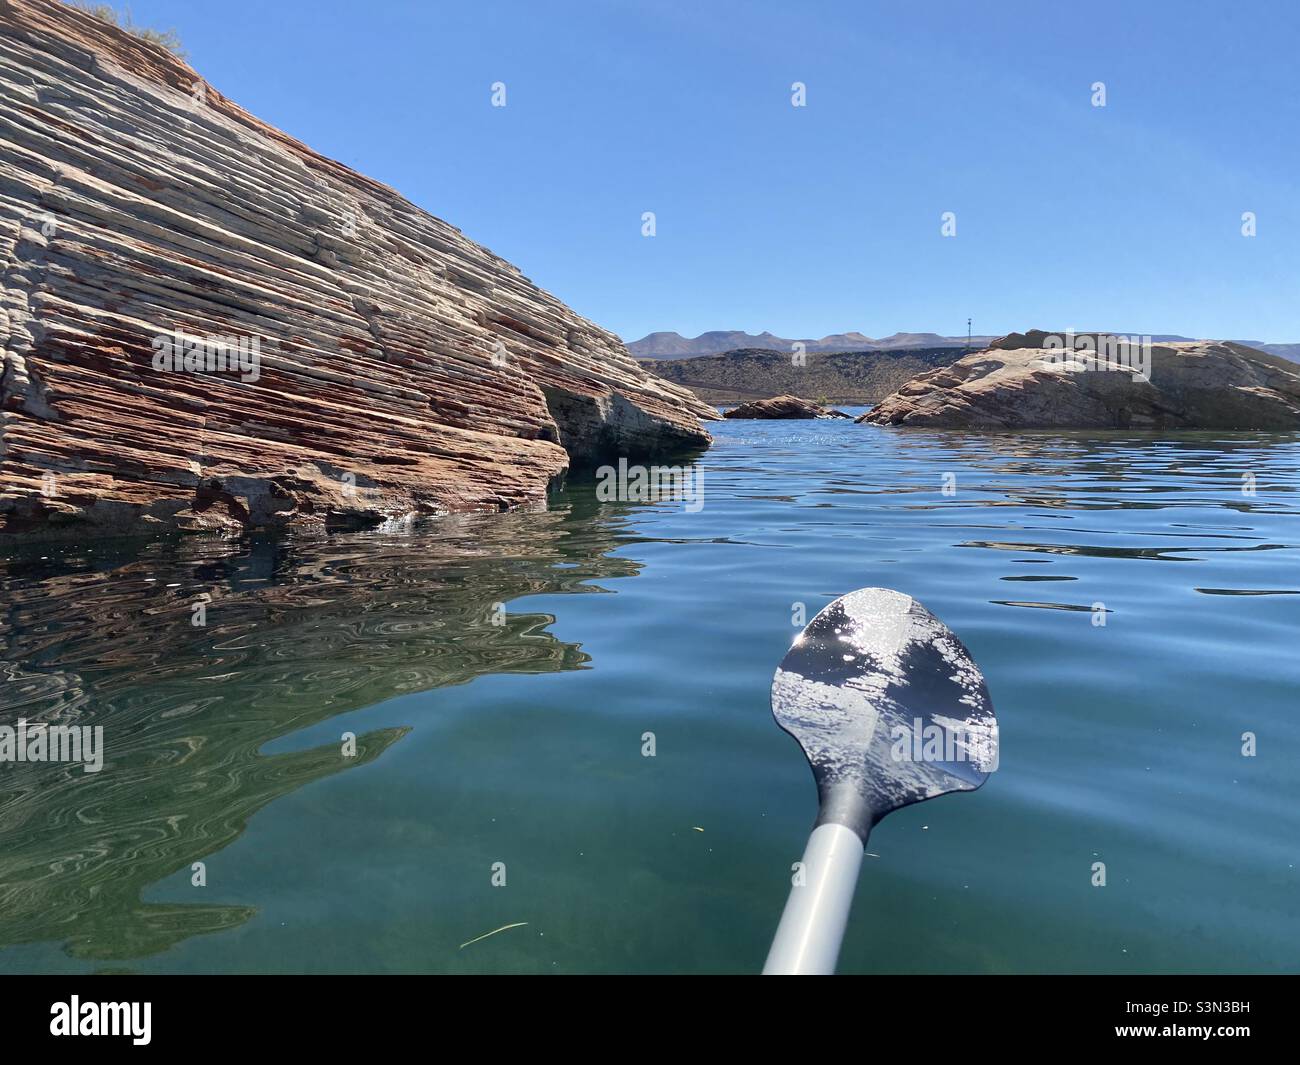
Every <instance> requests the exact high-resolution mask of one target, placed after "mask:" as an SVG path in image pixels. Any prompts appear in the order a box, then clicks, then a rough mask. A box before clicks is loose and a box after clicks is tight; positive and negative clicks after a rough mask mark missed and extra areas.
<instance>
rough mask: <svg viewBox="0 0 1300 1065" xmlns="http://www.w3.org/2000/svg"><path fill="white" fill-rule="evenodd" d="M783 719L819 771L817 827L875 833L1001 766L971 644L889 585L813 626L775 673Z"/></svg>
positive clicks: (834, 609)
mask: <svg viewBox="0 0 1300 1065" xmlns="http://www.w3.org/2000/svg"><path fill="white" fill-rule="evenodd" d="M772 715H773V716H774V717H775V718H776V722H777V724H778V725H780V726H781V728H783V729H784V730H785V731H786V732H788V733H789V734H790V735H791V736H793V737H794V738H795V740H797V741H798V743H799V746H800V747H802V748H803V752H804V754H805V756H806V757H807V759H808V763H809V765H810V766H811V767H812V771H813V777H814V779H815V780H816V781H817V789H818V796H819V798H820V800H821V811H820V814H819V816H818V824H822V823H826V822H834V823H836V824H842V825H846V826H848V827H849V828H851V829H853V830H854V831H855V832H857V833H858V834H859V835H860V836H861V837H862V838H863V839H864V840H865V839H866V838H867V835H868V833H869V832H870V830H871V827H872V826H873V825H874V824H875V823H876V822H877V821H879V820H880V819H881V818H882V817H884V816H885V815H886V814H888V813H890V812H891V811H893V810H897V809H899V808H900V807H903V806H908V805H910V804H911V803H916V802H921V801H923V800H925V799H932V798H934V797H935V796H937V795H944V794H947V793H948V792H952V791H973V790H974V789H975V788H978V787H979V786H980V785H981V784H983V783H984V781H985V780H987V779H988V775H989V774H990V773H991V772H993V771H994V770H995V769H996V768H997V760H998V727H997V719H996V718H995V716H994V713H993V704H992V701H991V700H990V698H989V693H988V687H987V685H986V684H985V682H984V676H983V674H982V673H981V672H980V670H979V667H978V666H976V665H975V662H974V660H973V659H972V658H971V656H970V652H969V651H967V650H966V647H965V645H963V644H962V642H961V641H960V640H959V639H958V638H957V637H956V636H955V635H954V634H953V633H952V632H951V631H950V630H949V629H948V628H947V626H945V625H944V624H943V622H941V621H940V620H939V619H938V618H936V617H935V616H934V615H933V614H931V613H930V611H928V610H927V609H926V608H925V607H924V606H922V605H921V604H920V603H918V602H917V601H916V600H915V599H913V598H912V597H911V596H908V595H904V594H903V593H902V592H896V591H893V590H892V589H888V588H860V589H859V590H857V591H856V592H850V593H849V594H848V595H844V596H841V597H840V598H839V599H836V600H835V601H834V602H833V603H830V604H829V605H828V606H827V607H825V608H824V609H823V610H822V611H821V612H820V613H818V614H817V616H816V617H815V618H813V619H812V621H810V622H809V623H808V625H807V626H806V627H805V628H804V630H803V632H802V633H800V634H799V636H798V637H797V638H796V639H795V642H794V644H793V645H792V646H791V648H790V650H789V652H788V653H787V654H786V656H785V658H784V659H783V660H782V662H781V665H780V667H779V668H778V669H777V671H776V675H775V677H774V678H773V680H772Z"/></svg>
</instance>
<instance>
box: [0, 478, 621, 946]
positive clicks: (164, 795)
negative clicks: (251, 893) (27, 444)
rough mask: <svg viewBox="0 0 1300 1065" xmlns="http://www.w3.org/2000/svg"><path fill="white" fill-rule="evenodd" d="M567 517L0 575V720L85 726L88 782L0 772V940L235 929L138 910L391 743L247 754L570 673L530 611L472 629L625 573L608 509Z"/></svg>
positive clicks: (76, 773) (84, 939)
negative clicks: (93, 756)
mask: <svg viewBox="0 0 1300 1065" xmlns="http://www.w3.org/2000/svg"><path fill="white" fill-rule="evenodd" d="M581 506H582V505H581V504H578V505H575V506H572V507H561V508H558V509H556V510H553V511H550V512H547V513H540V514H536V513H535V514H522V513H516V514H508V515H493V516H491V517H489V518H473V517H465V518H450V519H446V520H444V521H441V522H439V523H438V524H437V526H436V527H435V528H433V529H431V530H430V531H428V532H427V533H417V534H413V535H409V536H402V537H397V536H378V535H374V534H369V535H357V536H348V537H338V538H331V539H328V540H316V541H308V542H297V543H294V542H289V543H283V542H282V543H263V544H255V545H252V546H249V545H242V546H241V545H236V544H229V543H220V542H218V543H212V542H207V543H196V542H193V541H190V542H172V543H168V544H155V545H152V546H151V547H150V548H148V549H146V550H144V552H143V553H140V554H137V555H135V556H133V557H132V559H131V560H130V561H121V560H113V559H111V558H110V557H109V556H108V555H107V553H106V551H107V549H106V548H103V547H99V548H96V549H94V554H89V553H70V554H67V555H64V556H61V557H59V558H58V559H57V561H45V562H41V561H38V557H39V552H38V551H36V550H33V551H32V553H31V554H30V555H28V556H25V558H17V559H12V558H11V559H9V560H7V561H6V562H4V563H0V589H2V590H3V602H4V604H5V606H4V609H3V613H0V674H3V677H4V683H3V684H0V724H7V725H12V724H14V723H16V721H17V720H18V719H19V718H20V717H25V718H26V719H28V720H29V721H50V722H53V721H60V722H67V723H71V722H75V723H77V724H81V725H102V726H103V727H104V746H105V749H106V754H105V759H104V767H103V769H102V771H101V772H99V773H98V774H87V773H84V772H83V771H82V769H81V767H80V766H72V765H59V764H36V765H31V764H22V765H15V764H6V765H3V766H0V946H9V945H13V944H17V943H35V942H42V941H49V940H56V941H59V942H63V943H66V945H67V949H68V950H69V951H70V952H71V953H73V954H74V955H77V956H80V957H87V958H129V957H142V956H144V955H148V954H152V953H155V952H157V951H160V950H164V949H166V948H167V947H169V946H171V945H172V944H174V943H176V942H179V941H180V940H183V939H185V938H186V937H188V936H192V935H196V934H200V933H204V932H213V931H218V930H220V929H223V928H229V927H232V926H234V925H237V924H239V923H241V922H243V921H244V920H246V919H247V918H248V917H250V916H251V915H252V913H253V911H252V910H251V909H250V908H247V907H240V906H227V905H208V904H204V903H201V902H196V903H194V904H176V903H153V902H148V903H146V902H143V901H141V898H140V896H141V892H142V891H144V890H145V889H146V888H147V887H148V886H149V885H151V884H153V883H155V882H157V881H158V880H160V879H162V878H163V877H166V876H169V875H171V874H173V873H175V872H177V871H178V870H181V869H186V870H188V867H189V865H190V863H192V862H194V861H196V860H198V859H201V858H203V857H204V856H205V855H209V854H212V853H213V852H215V851H218V850H220V849H221V848H223V847H225V846H226V845H227V844H229V843H231V842H232V841H233V840H235V839H236V838H237V837H238V836H239V835H240V833H241V832H242V831H243V829H244V826H245V824H246V823H247V821H248V819H249V817H251V816H252V814H254V813H255V812H256V811H257V810H258V809H260V808H261V807H262V806H264V805H266V804H267V803H269V802H271V801H273V800H274V799H276V798H278V797H279V796H281V795H285V794H287V793H289V792H292V791H293V790H295V789H296V788H298V787H299V786H301V785H302V784H305V783H308V782H309V781H312V780H316V779H319V778H322V777H325V776H328V775H330V774H332V773H336V772H339V771H340V770H344V769H351V768H355V767H356V766H358V765H361V764H364V763H366V762H370V761H373V760H374V759H376V758H378V757H379V756H380V755H381V754H382V753H383V751H384V750H385V749H386V748H387V747H388V746H389V745H390V744H392V743H395V742H396V741H397V740H398V739H400V738H401V736H402V735H403V733H404V732H405V729H396V728H395V729H384V730H380V731H376V732H371V733H368V734H365V735H361V736H358V740H357V756H356V757H355V758H350V759H345V758H343V757H342V755H341V752H340V745H339V744H338V743H329V744H327V745H325V746H321V747H317V748H315V749H311V750H305V751H295V752H292V753H285V754H274V755H266V754H262V753H260V752H261V750H262V748H263V747H264V746H265V745H266V744H268V743H270V742H271V741H273V740H275V739H277V738H279V737H282V736H286V735H288V734H290V733H293V732H295V731H297V730H299V729H303V728H306V727H308V726H310V725H314V724H317V723H319V722H322V721H325V720H328V719H329V718H330V717H332V716H334V715H337V714H341V713H345V712H347V711H350V710H354V709H356V708H358V707H363V706H367V705H370V704H373V703H375V702H378V701H380V700H382V699H386V698H389V697H391V696H394V695H398V694H401V693H403V692H411V691H419V690H423V689H428V688H434V687H441V686H445V685H451V684H463V683H465V682H467V681H470V680H472V679H474V678H475V677H478V676H482V675H485V674H490V673H503V672H510V673H545V672H552V671H558V670H568V669H578V668H581V667H582V666H583V665H584V663H586V662H587V661H588V658H587V656H586V655H585V654H584V653H583V652H582V651H581V650H580V649H579V648H578V647H577V646H576V645H573V644H566V643H562V642H560V641H558V640H556V639H555V638H554V637H553V636H551V635H549V634H548V633H547V632H546V631H545V629H546V626H547V625H548V624H549V623H550V622H551V621H553V620H554V619H553V618H552V617H551V616H549V615H545V614H519V613H513V614H506V615H504V617H502V616H500V615H498V617H497V618H496V620H497V621H499V622H503V623H501V624H494V623H493V621H494V618H493V614H494V607H495V604H498V603H505V602H507V601H509V600H511V599H516V598H518V597H519V596H522V595H527V594H530V593H536V592H548V593H549V592H585V591H597V590H599V589H597V588H594V587H592V586H590V585H586V584H584V583H583V582H585V581H590V580H591V579H593V578H602V577H613V576H628V575H631V574H634V573H635V572H636V571H637V566H636V564H635V563H633V562H630V561H626V560H623V559H614V558H609V557H606V556H605V555H604V554H603V552H606V551H608V550H609V548H610V547H611V546H613V545H614V543H615V540H614V535H613V532H612V530H611V528H610V525H609V522H608V516H609V514H610V508H604V509H603V510H602V511H600V513H601V514H602V515H603V517H604V519H605V520H600V521H593V520H590V517H589V515H580V514H579V513H578V511H579V509H580V508H581ZM593 513H594V512H593ZM39 550H40V551H45V552H46V553H49V552H50V550H51V549H50V548H49V547H48V546H45V547H43V548H40V549H39ZM560 563H562V564H564V567H563V568H558V567H557V564H560ZM204 597H206V603H207V607H206V610H207V618H206V620H207V625H206V627H197V626H195V625H193V624H192V623H191V622H192V619H193V617H194V614H193V610H192V608H193V604H194V603H196V602H200V601H205V600H204Z"/></svg>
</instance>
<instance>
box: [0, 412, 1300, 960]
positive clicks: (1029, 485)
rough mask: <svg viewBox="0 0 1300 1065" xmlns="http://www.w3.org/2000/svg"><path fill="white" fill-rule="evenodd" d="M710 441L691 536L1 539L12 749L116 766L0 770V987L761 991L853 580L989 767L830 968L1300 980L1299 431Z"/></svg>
mask: <svg viewBox="0 0 1300 1065" xmlns="http://www.w3.org/2000/svg"><path fill="white" fill-rule="evenodd" d="M713 431H714V434H715V437H716V444H715V446H714V448H713V449H712V450H711V451H710V452H709V453H708V454H707V455H706V456H705V457H704V458H703V460H702V465H703V469H704V490H705V495H704V506H703V508H702V509H700V510H698V511H697V512H690V511H688V510H687V509H686V508H685V507H684V506H683V505H682V504H681V503H680V502H660V503H653V504H637V503H600V502H598V501H597V499H596V492H595V489H594V485H593V483H592V482H590V481H588V482H585V483H583V482H576V481H573V482H570V484H569V485H568V486H567V488H566V489H565V491H563V492H562V493H558V494H556V496H555V498H554V500H553V502H552V506H551V508H550V509H549V510H548V511H546V512H544V513H512V514H506V515H499V516H498V515H493V516H486V517H468V518H466V517H460V518H451V519H445V520H440V521H438V522H435V523H433V524H432V525H431V526H430V527H429V528H427V529H425V530H422V531H420V532H417V533H413V534H387V533H369V534H352V535H346V536H337V537H332V538H329V539H297V540H292V541H279V542H272V541H266V542H262V541H259V542H254V543H251V544H250V543H243V544H240V543H223V542H219V541H215V542H214V541H211V540H194V539H189V540H168V541H165V542H161V543H153V544H148V545H143V546H142V545H136V546H130V547H125V546H123V545H122V544H112V545H110V544H105V545H100V546H95V547H78V548H69V549H63V548H55V547H52V546H50V545H40V546H31V547H25V548H23V549H21V550H20V551H17V552H12V551H11V553H10V554H8V555H7V556H6V557H5V559H4V560H3V563H2V564H0V587H2V588H3V602H4V612H3V615H0V641H2V642H0V667H2V668H3V671H4V678H5V679H4V682H3V684H2V685H0V724H13V723H14V722H15V721H16V719H17V718H18V717H20V716H25V717H27V718H28V719H32V720H36V719H41V720H60V721H67V722H74V721H75V722H77V723H79V724H95V725H102V726H103V728H104V741H105V747H106V751H107V755H106V759H105V765H104V768H103V770H102V771H101V772H100V773H98V774H85V773H83V772H82V771H81V769H80V768H79V767H72V766H68V765H48V764H39V765H33V764H23V765H14V764H0V971H42V972H81V971H98V970H136V971H145V972H205V971H236V972H281V971H289V972H352V971H382V972H415V971H432V972H449V973H469V972H558V973H573V972H611V973H613V972H681V971H686V972H716V971H735V972H754V971H757V970H758V969H759V968H760V967H761V965H762V962H763V958H764V956H765V954H766V951H767V946H768V943H769V940H770V937H771V934H772V932H773V930H774V929H775V926H776V922H777V919H778V917H779V915H780V912H781V907H782V905H783V903H784V900H785V896H786V892H787V888H788V884H789V875H790V871H789V867H790V864H791V862H793V861H795V860H796V859H797V858H798V857H799V855H800V853H801V851H802V847H803V843H804V841H805V838H806V835H807V831H808V829H809V827H810V824H811V822H812V818H813V816H814V813H815V794H814V788H813V785H812V781H811V777H810V775H809V773H808V769H807V767H806V764H805V763H804V761H803V758H802V755H801V753H800V752H799V750H798V748H797V747H796V746H795V744H794V742H793V741H792V740H791V739H790V738H789V737H788V736H786V735H785V734H784V733H782V732H781V731H780V730H779V729H778V728H777V727H776V726H775V724H774V723H773V721H772V719H771V716H770V713H769V708H768V691H769V686H770V683H771V678H772V672H773V670H774V668H775V667H776V665H777V663H778V662H779V661H780V659H781V657H782V656H783V654H784V653H785V650H786V649H787V647H788V646H789V644H790V641H791V639H792V637H793V635H794V634H795V632H796V631H797V627H796V626H794V625H792V616H793V614H794V611H795V609H796V608H795V604H797V603H802V604H805V607H806V611H807V616H808V617H811V616H812V615H813V613H815V611H816V610H818V609H820V608H821V607H822V606H824V605H825V604H826V603H827V602H829V601H830V600H831V599H833V598H835V597H836V596H838V595H841V594H843V593H844V592H847V591H849V590H851V589H854V588H858V587H861V586H865V585H883V586H887V587H892V588H897V589H899V590H901V591H904V592H906V593H908V594H910V595H913V596H915V597H916V598H918V599H919V600H921V601H922V602H923V603H924V604H925V605H926V606H928V607H929V608H930V609H931V610H932V611H933V612H934V613H935V614H937V615H938V616H939V617H940V618H941V619H943V620H944V621H945V622H946V623H947V624H948V625H949V626H950V627H951V628H952V629H953V630H955V631H956V633H957V634H958V635H959V636H960V637H961V638H962V640H963V641H964V642H965V643H966V645H967V647H968V648H969V649H970V651H971V653H972V654H973V656H974V657H975V659H976V661H977V662H978V663H979V664H980V666H981V667H982V669H983V671H984V674H985V676H986V678H987V681H988V686H989V690H990V693H991V695H992V697H993V701H994V704H995V706H996V708H997V712H998V719H999V722H1000V726H1001V765H1000V768H999V769H998V771H997V772H996V773H994V774H993V775H992V776H991V778H990V779H989V781H988V783H987V784H986V785H985V786H984V788H983V789H981V790H980V791H977V792H974V793H970V794H959V795H950V796H946V797H943V798H940V799H937V800H934V801H932V802H928V803H923V804H920V805H918V806H914V807H910V808H908V809H905V810H902V811H900V812H898V813H895V814H893V815H891V816H890V817H889V818H887V819H886V820H885V821H884V822H883V823H882V824H881V825H880V826H878V827H877V829H876V831H875V833H874V834H873V836H872V838H871V842H870V846H869V848H868V850H869V853H870V855H871V856H870V857H868V858H867V859H866V860H865V862H864V866H863V872H862V877H861V882H860V885H859V890H858V895H857V902H856V905H855V909H854V915H853V918H852V921H851V924H850V929H849V934H848V938H847V940H846V942H845V945H844V951H843V954H842V957H841V964H840V969H841V971H842V972H1023V971H1033V972H1176V971H1181V970H1195V971H1214V972H1218V971H1223V972H1234V971H1282V970H1285V971H1293V972H1294V971H1296V970H1297V969H1300V905H1297V898H1300V869H1298V868H1297V866H1300V779H1298V775H1297V770H1296V767H1297V765H1300V729H1298V728H1297V715H1298V713H1300V655H1298V654H1297V629H1298V623H1300V515H1298V512H1297V501H1298V499H1300V497H1298V496H1297V487H1298V486H1300V441H1298V440H1297V438H1296V437H1295V436H1287V437H1278V436H1268V435H1262V434H1185V435H1179V436H1166V437H1164V438H1163V439H1162V438H1158V437H1156V436H1151V435H1141V434H1125V433H1109V434H1095V433H1093V434H1085V433H1022V434H1000V435H979V434H955V433H946V434H945V433H925V432H916V431H891V430H884V429H878V428H875V427H869V426H860V425H854V424H851V423H845V422H724V423H720V424H718V425H717V426H716V427H714V430H713ZM948 475H951V476H948ZM1248 477H1253V481H1254V494H1253V495H1249V494H1246V493H1245V492H1243V486H1246V482H1247V479H1248ZM945 484H948V485H950V486H951V489H952V494H947V495H946V494H944V486H945ZM198 602H203V603H204V604H205V606H204V610H205V611H206V618H205V619H203V620H206V625H203V626H198V625H195V624H193V622H194V621H196V620H200V619H199V618H198V617H197V616H196V612H195V604H196V603H198ZM498 604H504V607H499V606H498ZM1094 604H1103V606H1100V607H1096V608H1094ZM1103 610H1104V613H1102V611H1103ZM502 611H504V614H502ZM1103 617H1104V620H1105V624H1104V625H1098V624H1095V623H1094V621H1095V619H1099V618H1103ZM501 621H504V624H498V623H495V622H501ZM646 732H653V733H654V735H655V745H656V754H655V756H654V757H644V756H643V755H642V735H643V733H646ZM1248 732H1249V733H1253V734H1254V736H1255V737H1256V740H1255V742H1256V744H1257V754H1256V755H1255V756H1254V757H1247V756H1244V755H1243V753H1242V749H1243V734H1244V733H1248ZM344 733H352V734H355V736H356V737H357V753H356V756H355V757H351V758H348V757H344V756H343V755H342V754H341V737H342V736H343V734H344ZM195 862H202V863H204V873H205V876H206V885H205V886H194V884H193V883H192V881H193V879H194V877H195V876H196V873H195V872H194V868H193V867H194V863H195ZM1096 862H1104V863H1105V870H1106V884H1105V886H1104V887H1097V886H1093V882H1092V881H1093V876H1094V874H1093V868H1094V863H1096ZM494 863H504V875H505V881H506V882H505V885H504V886H494V885H493V883H492V879H493V866H494ZM516 922H526V923H524V924H521V925H520V926H519V927H514V928H510V929H507V930H505V931H502V932H499V933H498V934H496V935H493V936H491V937H489V938H487V939H482V940H480V941H478V942H476V943H472V944H470V945H469V946H466V947H464V948H463V949H462V947H461V944H463V943H466V942H467V941H469V940H472V939H474V938H475V937H477V936H481V935H483V934H484V933H486V932H490V931H492V930H493V929H497V928H500V927H501V926H504V925H510V924H515V923H516Z"/></svg>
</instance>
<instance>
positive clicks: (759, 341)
mask: <svg viewBox="0 0 1300 1065" xmlns="http://www.w3.org/2000/svg"><path fill="white" fill-rule="evenodd" d="M999 335H1000V334H999ZM996 339H997V337H986V336H977V337H971V345H972V346H973V347H976V348H982V347H984V346H985V345H987V344H989V343H991V342H992V341H994V340H996ZM795 344H803V345H804V351H806V352H820V351H899V350H902V349H904V348H962V347H965V346H966V338H965V337H964V336H963V337H943V336H939V335H938V334H937V333H895V334H894V335H893V336H891V337H883V338H881V339H879V340H877V339H875V338H873V337H869V336H866V335H865V334H863V333H832V334H831V335H830V336H825V337H822V338H821V339H820V340H787V339H786V338H785V337H779V336H776V335H775V334H773V333H746V332H744V331H743V330H741V329H715V330H713V331H712V332H709V333H701V334H700V335H699V336H697V337H684V336H682V335H681V334H680V333H651V334H650V335H649V336H644V337H642V338H641V339H640V340H634V341H632V343H630V344H628V346H627V350H628V351H630V352H631V353H632V354H633V355H635V356H636V357H637V358H638V359H693V358H695V357H696V356H697V355H721V354H722V353H723V352H724V351H736V350H738V349H741V348H750V349H763V350H766V351H784V352H787V353H789V352H790V351H792V350H793V349H794V345H795Z"/></svg>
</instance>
